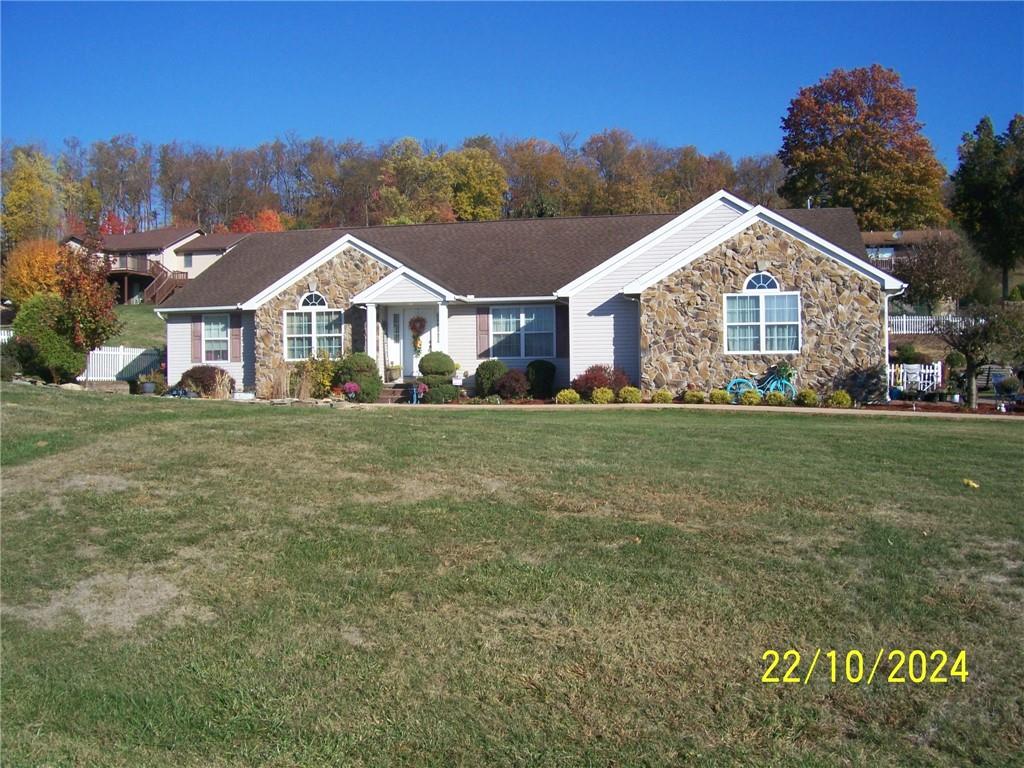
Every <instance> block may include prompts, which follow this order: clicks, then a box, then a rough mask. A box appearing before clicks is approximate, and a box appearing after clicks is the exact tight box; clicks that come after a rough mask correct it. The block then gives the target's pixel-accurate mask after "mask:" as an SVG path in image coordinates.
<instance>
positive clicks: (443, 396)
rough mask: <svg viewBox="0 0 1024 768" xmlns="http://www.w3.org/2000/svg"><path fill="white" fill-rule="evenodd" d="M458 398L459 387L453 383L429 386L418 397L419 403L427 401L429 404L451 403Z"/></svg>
mask: <svg viewBox="0 0 1024 768" xmlns="http://www.w3.org/2000/svg"><path fill="white" fill-rule="evenodd" d="M458 399H459V388H458V387H456V386H455V385H454V384H438V385H437V386H435V387H430V389H428V390H427V391H426V392H424V393H423V397H421V398H420V402H421V403H427V404H429V405H442V404H444V403H451V402H454V401H456V400H458Z"/></svg>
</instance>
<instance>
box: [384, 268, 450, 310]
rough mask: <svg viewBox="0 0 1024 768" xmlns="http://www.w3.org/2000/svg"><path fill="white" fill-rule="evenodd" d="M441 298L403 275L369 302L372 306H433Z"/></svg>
mask: <svg viewBox="0 0 1024 768" xmlns="http://www.w3.org/2000/svg"><path fill="white" fill-rule="evenodd" d="M385 279H386V278H385ZM439 298H442V297H441V296H440V295H439V294H438V293H437V292H436V291H433V290H431V289H430V288H428V287H426V286H425V285H423V284H422V283H420V282H419V281H417V280H415V279H414V278H412V277H410V276H409V275H407V274H403V275H401V276H400V277H398V278H397V279H395V280H394V281H392V282H391V283H389V284H388V286H387V287H386V288H383V289H382V290H381V291H380V292H379V293H377V294H374V296H373V298H372V299H369V300H368V301H371V302H372V303H374V304H388V303H399V302H401V303H403V304H408V303H411V304H417V303H419V304H433V303H435V302H436V301H437V300H438V299H439Z"/></svg>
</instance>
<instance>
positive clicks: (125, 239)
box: [65, 227, 203, 304]
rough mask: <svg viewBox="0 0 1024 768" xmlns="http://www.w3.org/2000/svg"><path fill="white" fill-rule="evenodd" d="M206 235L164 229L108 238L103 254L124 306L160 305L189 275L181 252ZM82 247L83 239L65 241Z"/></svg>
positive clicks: (183, 229) (186, 229)
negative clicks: (185, 246)
mask: <svg viewBox="0 0 1024 768" xmlns="http://www.w3.org/2000/svg"><path fill="white" fill-rule="evenodd" d="M202 234H203V230H201V229H200V228H199V227H163V228H161V229H150V230H148V231H146V232H129V233H127V234H124V235H104V236H103V241H102V243H101V246H100V252H99V255H101V256H103V257H106V258H107V259H108V261H109V263H110V282H111V283H113V284H114V285H116V286H117V289H118V302H119V303H121V304H141V303H142V302H144V301H145V302H147V303H154V304H158V303H160V302H161V301H162V300H163V299H165V298H166V297H167V296H170V295H171V294H172V293H173V292H174V291H175V290H176V289H177V288H179V287H180V286H181V285H182V284H183V283H184V281H185V280H187V279H188V274H187V272H185V271H184V270H183V269H182V257H181V256H180V255H179V254H178V252H177V249H179V248H181V247H182V246H184V245H185V244H186V243H188V242H190V241H192V240H195V239H196V238H198V237H200V236H201V235H202ZM65 242H67V243H69V244H71V245H77V246H79V247H81V246H82V245H83V241H82V238H80V237H77V236H74V235H72V236H71V237H69V238H67V240H66V241H65Z"/></svg>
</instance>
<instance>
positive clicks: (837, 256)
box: [622, 205, 905, 294]
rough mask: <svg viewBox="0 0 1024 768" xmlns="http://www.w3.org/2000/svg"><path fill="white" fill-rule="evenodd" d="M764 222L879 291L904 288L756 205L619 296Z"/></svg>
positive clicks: (640, 289) (646, 285) (647, 285)
mask: <svg viewBox="0 0 1024 768" xmlns="http://www.w3.org/2000/svg"><path fill="white" fill-rule="evenodd" d="M758 220H760V221H764V222H766V223H768V224H771V225H772V226H774V227H776V228H777V229H780V230H782V231H783V232H785V233H787V234H789V235H790V236H792V237H795V238H797V239H798V240H802V241H804V242H805V243H807V244H809V245H812V246H814V247H815V248H816V249H817V250H819V251H821V252H822V253H823V254H825V255H826V256H829V257H830V258H832V259H833V260H835V261H838V262H839V263H840V264H843V265H845V266H847V267H849V268H850V269H853V270H856V271H857V272H860V273H861V274H863V275H865V276H866V277H869V278H871V279H872V280H875V281H876V282H878V283H879V284H880V285H881V286H882V288H883V289H885V290H887V291H895V290H899V289H900V288H901V287H904V286H905V283H903V282H901V281H899V280H897V279H896V278H895V277H893V276H892V275H889V274H886V273H885V272H883V271H882V270H880V269H878V268H877V267H874V266H872V265H871V264H869V263H868V262H866V261H864V260H863V259H861V258H858V257H857V256H854V255H853V254H852V253H849V252H847V251H844V250H843V249H842V248H840V247H839V246H837V245H835V244H833V243H830V242H829V241H828V240H825V239H824V238H821V237H818V235H816V234H814V233H813V232H811V231H809V230H807V229H804V228H803V227H801V226H799V225H797V224H794V223H793V222H792V221H790V220H789V219H787V218H785V217H784V216H781V215H779V214H778V213H776V212H775V211H772V210H770V209H768V208H765V207H764V206H761V205H758V206H756V207H754V208H751V209H750V210H749V211H747V213H745V214H743V215H742V216H740V217H739V218H738V219H736V221H734V222H732V223H731V224H729V225H727V226H725V227H722V228H721V229H720V230H718V231H717V232H712V233H711V234H710V235H708V236H707V237H705V238H704V239H703V240H701V241H700V242H698V243H694V244H693V245H692V246H690V247H689V248H687V249H686V250H685V251H683V252H682V253H680V254H679V255H678V256H675V257H674V258H671V259H669V260H668V261H666V262H665V263H664V264H662V265H660V266H658V267H656V268H655V269H652V270H651V271H649V272H647V274H644V275H641V276H640V277H638V278H637V279H636V280H634V281H633V282H631V283H629V284H628V285H627V286H626V287H625V288H623V289H622V292H623V293H629V294H637V293H642V292H643V291H645V290H647V289H648V288H650V287H651V286H652V285H654V284H655V283H657V282H659V281H661V280H664V279H665V278H666V277H668V276H669V275H671V274H672V273H673V272H676V271H677V270H679V269H682V268H683V267H685V266H686V265H687V264H689V263H690V262H691V261H693V260H694V259H696V258H698V257H699V256H703V255H704V254H705V253H707V252H708V251H710V250H711V249H712V248H715V247H716V246H719V245H721V244H722V243H724V242H725V241H726V240H728V239H729V238H731V237H734V236H736V235H738V234H739V233H740V232H742V231H743V230H745V229H747V228H748V227H749V226H751V225H752V224H753V223H754V222H756V221H758Z"/></svg>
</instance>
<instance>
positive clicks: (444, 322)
mask: <svg viewBox="0 0 1024 768" xmlns="http://www.w3.org/2000/svg"><path fill="white" fill-rule="evenodd" d="M437 343H438V345H439V346H440V347H441V351H442V352H445V353H447V352H448V305H447V304H445V303H444V302H443V301H439V302H437Z"/></svg>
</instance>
